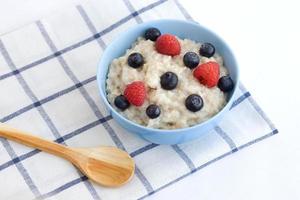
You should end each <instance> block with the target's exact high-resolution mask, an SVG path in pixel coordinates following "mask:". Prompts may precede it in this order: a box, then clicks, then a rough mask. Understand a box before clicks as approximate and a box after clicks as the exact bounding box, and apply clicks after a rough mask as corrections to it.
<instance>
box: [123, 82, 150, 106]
mask: <svg viewBox="0 0 300 200" xmlns="http://www.w3.org/2000/svg"><path fill="white" fill-rule="evenodd" d="M124 96H125V97H126V99H127V100H128V101H129V102H130V103H131V104H132V105H135V106H141V105H143V103H144V101H145V99H146V88H145V85H144V83H143V82H142V81H134V82H132V83H130V84H128V85H127V86H126V88H125V91H124Z"/></svg>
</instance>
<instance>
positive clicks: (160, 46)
mask: <svg viewBox="0 0 300 200" xmlns="http://www.w3.org/2000/svg"><path fill="white" fill-rule="evenodd" d="M155 48H156V51H157V52H158V53H161V54H164V55H168V56H177V55H179V54H180V50H181V47H180V43H179V41H178V40H177V38H176V37H175V36H174V35H171V34H163V35H161V36H159V37H158V38H157V40H156V42H155Z"/></svg>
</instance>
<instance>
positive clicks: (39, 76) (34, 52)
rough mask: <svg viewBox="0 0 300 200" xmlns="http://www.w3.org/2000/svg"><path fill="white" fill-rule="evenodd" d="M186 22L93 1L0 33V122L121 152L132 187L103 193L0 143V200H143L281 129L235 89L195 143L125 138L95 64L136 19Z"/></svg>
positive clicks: (141, 5)
mask: <svg viewBox="0 0 300 200" xmlns="http://www.w3.org/2000/svg"><path fill="white" fill-rule="evenodd" d="M161 18H176V19H187V20H191V17H190V16H189V15H188V13H187V12H186V11H185V10H184V9H183V7H182V6H181V5H180V4H179V3H178V2H177V1H166V0H143V1H141V0H139V1H137V0H135V1H130V0H123V1H122V0H118V1H91V2H89V3H86V4H82V5H78V6H77V7H74V8H68V9H66V10H65V11H64V12H62V13H58V14H55V15H52V16H49V17H47V18H45V19H42V20H40V21H37V22H36V23H32V24H30V25H27V26H25V27H22V28H20V29H18V30H16V31H13V32H11V33H8V34H6V35H3V36H1V37H0V93H1V97H0V121H1V122H4V123H7V124H10V125H12V126H14V127H16V128H20V129H23V130H27V131H29V132H32V133H33V134H37V135H38V136H41V137H44V138H46V139H50V140H54V141H57V142H59V143H63V144H66V145H69V146H73V147H91V146H99V145H111V146H117V147H119V148H124V149H126V151H128V152H129V153H130V154H131V155H132V156H133V157H134V160H135V162H136V172H135V175H134V177H133V179H132V181H131V182H129V183H128V184H126V185H125V186H123V187H120V188H105V187H101V186H99V185H97V184H94V183H92V182H90V181H89V180H88V179H87V177H85V176H84V175H82V174H81V173H80V172H79V171H78V170H77V169H76V168H75V167H74V166H73V165H72V164H70V163H69V162H67V161H65V160H63V159H60V158H57V157H54V156H52V155H49V154H46V153H43V152H40V151H38V150H34V149H31V148H28V147H25V146H23V145H20V144H17V143H14V142H11V141H7V140H5V139H2V138H1V139H0V140H1V144H0V180H1V181H0V188H1V192H0V199H22V200H26V199H35V198H37V199H42V198H46V199H64V200H65V199H122V200H126V199H130V200H131V199H143V198H145V197H147V196H149V195H151V194H153V193H155V192H157V191H159V190H161V189H163V188H165V187H167V186H169V185H171V184H173V183H175V182H177V181H180V180H181V179H183V178H184V177H186V176H188V175H190V174H192V173H194V172H196V171H198V170H200V169H202V168H203V167H206V166H208V165H210V164H212V163H214V162H215V161H218V160H220V159H222V158H224V157H226V156H228V155H230V154H232V153H234V152H236V151H238V150H240V149H242V148H244V147H247V146H249V145H251V144H254V143H256V142H258V141H261V140H262V139H265V138H268V137H269V136H272V135H274V134H276V133H277V132H278V131H277V129H276V128H275V127H274V125H273V124H272V123H271V122H270V120H269V119H268V118H267V117H266V115H265V114H264V113H263V111H262V110H261V109H260V108H259V106H258V105H257V104H256V103H255V101H254V100H253V98H252V97H251V95H250V93H249V92H248V91H247V90H246V89H245V88H244V87H243V86H242V85H241V86H240V90H239V92H238V96H237V97H236V100H235V102H234V104H233V106H232V109H231V111H230V112H229V113H228V114H227V115H226V117H225V119H224V120H223V121H222V122H221V123H220V124H219V125H218V126H217V127H215V129H214V130H212V131H210V132H208V133H207V134H206V135H204V136H203V137H202V138H200V139H198V140H195V141H192V142H189V143H185V144H180V145H173V146H166V145H156V144H151V143H149V142H147V141H145V140H142V139H140V138H138V137H136V136H134V135H132V134H130V133H127V132H126V131H125V130H124V129H122V128H121V127H120V126H119V125H118V124H116V123H115V121H114V120H113V119H112V118H111V116H110V115H109V113H108V111H107V110H106V109H105V107H104V105H103V103H102V102H101V100H100V99H99V96H98V89H97V84H96V81H95V80H96V77H95V74H96V67H97V62H98V60H99V58H100V56H101V53H102V52H103V50H104V48H105V47H106V45H107V44H109V43H110V42H111V40H112V39H113V38H115V37H116V36H117V35H118V34H120V33H121V32H122V31H124V30H126V29H127V28H129V27H131V26H134V25H136V24H137V23H141V22H143V21H148V20H153V19H161Z"/></svg>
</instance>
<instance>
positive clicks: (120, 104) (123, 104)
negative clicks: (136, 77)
mask: <svg viewBox="0 0 300 200" xmlns="http://www.w3.org/2000/svg"><path fill="white" fill-rule="evenodd" d="M114 104H115V106H116V107H117V108H119V109H120V110H122V111H124V110H126V109H127V108H128V107H129V106H130V103H129V101H128V100H127V99H126V98H125V97H124V96H123V95H119V96H117V97H116V98H115V101H114Z"/></svg>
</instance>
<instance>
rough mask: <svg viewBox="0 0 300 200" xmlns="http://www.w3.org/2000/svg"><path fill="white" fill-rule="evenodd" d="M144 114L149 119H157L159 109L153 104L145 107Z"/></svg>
mask: <svg viewBox="0 0 300 200" xmlns="http://www.w3.org/2000/svg"><path fill="white" fill-rule="evenodd" d="M146 114H147V116H148V117H149V118H151V119H154V118H157V117H158V116H159V115H160V108H159V107H158V106H157V105H155V104H151V105H149V106H148V107H147V109H146Z"/></svg>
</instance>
